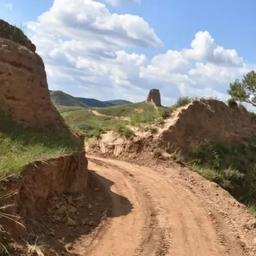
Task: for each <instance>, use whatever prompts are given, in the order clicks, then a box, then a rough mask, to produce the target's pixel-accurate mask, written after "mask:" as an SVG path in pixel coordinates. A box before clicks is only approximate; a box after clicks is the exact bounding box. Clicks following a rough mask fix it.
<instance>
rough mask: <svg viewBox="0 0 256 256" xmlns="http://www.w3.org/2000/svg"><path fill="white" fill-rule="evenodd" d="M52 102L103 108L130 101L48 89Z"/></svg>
mask: <svg viewBox="0 0 256 256" xmlns="http://www.w3.org/2000/svg"><path fill="white" fill-rule="evenodd" d="M50 95H51V99H52V102H53V103H54V104H55V105H60V106H68V107H90V108H98V107H99V108H104V107H109V106H116V105H123V104H129V103H131V102H129V101H126V100H119V99H117V100H110V101H100V100H96V99H91V98H81V97H73V96H71V95H69V94H67V93H64V92H62V91H50Z"/></svg>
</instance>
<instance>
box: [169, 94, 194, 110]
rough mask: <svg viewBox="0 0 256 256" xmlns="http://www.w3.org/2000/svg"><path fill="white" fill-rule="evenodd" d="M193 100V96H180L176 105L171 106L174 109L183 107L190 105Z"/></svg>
mask: <svg viewBox="0 0 256 256" xmlns="http://www.w3.org/2000/svg"><path fill="white" fill-rule="evenodd" d="M192 101H193V98H190V97H180V98H179V99H178V100H177V101H176V103H175V104H174V105H172V106H171V109H172V111H174V110H176V109H177V108H180V107H183V106H186V105H188V104H189V103H191V102H192Z"/></svg>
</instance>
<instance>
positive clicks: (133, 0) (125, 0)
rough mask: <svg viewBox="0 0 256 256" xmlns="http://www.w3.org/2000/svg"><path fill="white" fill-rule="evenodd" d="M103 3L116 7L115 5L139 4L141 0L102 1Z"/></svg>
mask: <svg viewBox="0 0 256 256" xmlns="http://www.w3.org/2000/svg"><path fill="white" fill-rule="evenodd" d="M104 2H106V3H108V4H111V5H113V6H117V5H124V4H134V3H140V2H141V0H104Z"/></svg>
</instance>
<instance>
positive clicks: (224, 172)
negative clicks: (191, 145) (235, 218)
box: [191, 138, 256, 205]
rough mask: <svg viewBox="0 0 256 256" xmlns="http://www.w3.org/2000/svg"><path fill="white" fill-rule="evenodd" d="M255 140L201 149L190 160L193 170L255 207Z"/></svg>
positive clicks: (205, 146)
mask: <svg viewBox="0 0 256 256" xmlns="http://www.w3.org/2000/svg"><path fill="white" fill-rule="evenodd" d="M255 156H256V138H254V139H250V140H247V141H245V142H243V143H230V144H210V145H204V146H202V147H201V148H200V149H199V150H198V151H197V152H196V153H194V154H193V155H192V156H191V159H192V161H193V162H194V166H193V167H194V170H195V171H197V172H198V173H200V174H201V175H202V176H204V177H205V178H207V179H209V180H211V181H214V182H216V183H218V184H219V185H220V186H222V187H223V188H224V189H226V190H228V191H229V192H230V193H231V194H232V195H233V196H234V197H236V198H237V199H238V200H239V201H241V202H243V203H245V204H247V205H251V204H252V205H256V186H255V184H256V157H255Z"/></svg>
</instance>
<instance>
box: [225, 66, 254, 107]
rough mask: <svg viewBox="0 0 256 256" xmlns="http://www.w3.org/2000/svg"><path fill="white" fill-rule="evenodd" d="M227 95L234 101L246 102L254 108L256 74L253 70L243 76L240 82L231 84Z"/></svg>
mask: <svg viewBox="0 0 256 256" xmlns="http://www.w3.org/2000/svg"><path fill="white" fill-rule="evenodd" d="M228 93H229V94H230V96H231V98H232V99H234V100H235V101H240V102H246V103H249V104H251V105H253V106H254V107H256V72H255V71H254V70H253V71H251V72H249V73H247V74H246V75H244V77H243V79H242V80H241V81H240V80H236V81H235V82H233V83H231V84H230V89H229V90H228Z"/></svg>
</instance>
